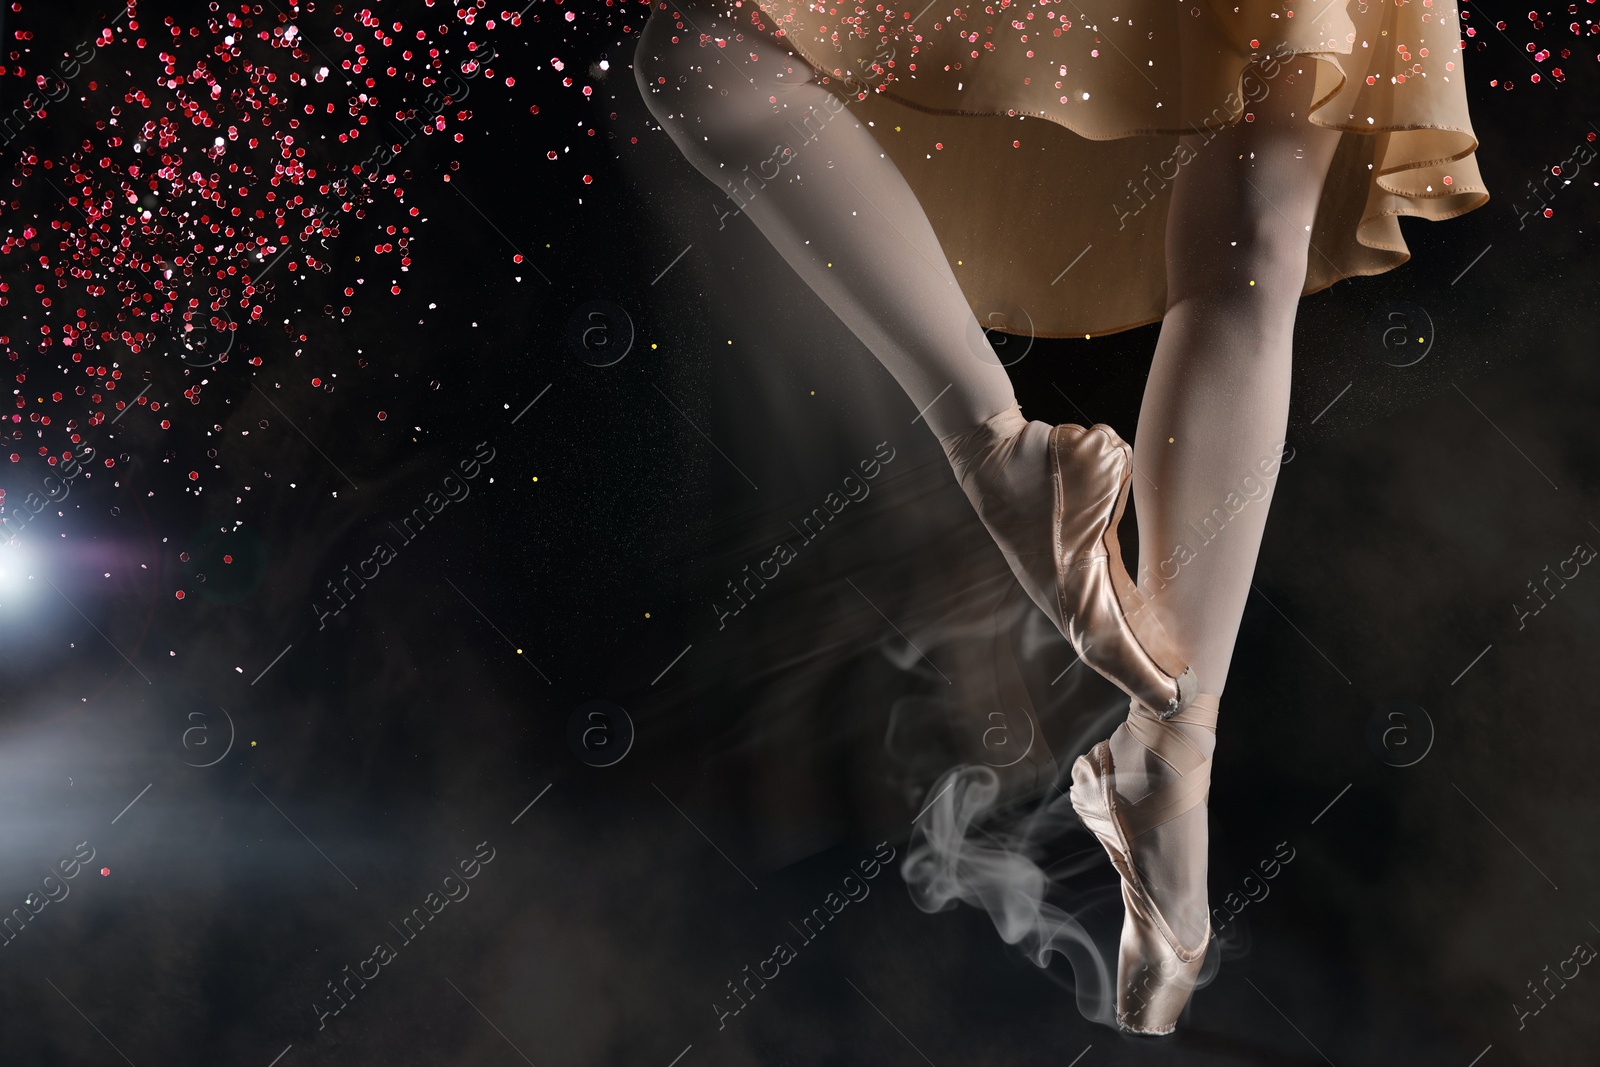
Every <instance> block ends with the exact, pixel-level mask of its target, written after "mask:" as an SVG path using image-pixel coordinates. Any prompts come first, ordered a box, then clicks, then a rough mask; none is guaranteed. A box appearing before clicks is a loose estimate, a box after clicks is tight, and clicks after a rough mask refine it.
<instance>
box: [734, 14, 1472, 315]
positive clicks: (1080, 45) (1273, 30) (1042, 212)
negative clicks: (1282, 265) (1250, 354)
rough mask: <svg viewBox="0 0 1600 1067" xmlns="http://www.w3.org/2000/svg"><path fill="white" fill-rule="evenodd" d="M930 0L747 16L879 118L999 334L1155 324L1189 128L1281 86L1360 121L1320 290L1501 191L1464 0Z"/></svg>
mask: <svg viewBox="0 0 1600 1067" xmlns="http://www.w3.org/2000/svg"><path fill="white" fill-rule="evenodd" d="M925 3H926V0H910V2H909V3H908V2H907V0H884V2H882V3H878V4H873V5H871V6H869V5H868V4H866V3H854V2H846V3H830V2H826V0H816V2H813V3H811V4H800V3H788V2H782V0H759V7H758V6H757V4H755V3H752V2H750V0H745V2H744V3H743V5H742V6H743V8H744V10H745V11H746V12H748V18H749V25H750V27H751V29H753V30H755V31H757V32H764V33H769V34H774V35H777V36H779V37H780V38H781V39H782V40H783V41H785V42H786V43H787V44H788V46H789V47H790V48H792V49H794V50H795V51H796V52H798V53H799V54H800V55H802V56H803V57H804V58H805V59H806V60H807V61H808V62H810V64H811V65H812V66H813V67H815V68H816V69H817V70H818V71H819V72H820V74H821V75H822V81H823V83H824V84H825V85H826V86H827V87H828V88H829V89H831V90H833V91H834V92H836V93H838V94H840V95H841V96H843V97H845V98H846V99H848V100H849V102H850V103H849V107H850V110H851V112H852V113H853V114H854V115H855V116H856V117H857V118H858V119H860V120H862V121H863V122H867V123H870V124H871V125H870V129H871V130H872V133H873V134H874V136H875V137H876V138H877V139H878V141H879V142H880V143H881V144H882V146H883V149H884V151H885V152H886V153H887V154H888V155H889V157H890V158H891V159H893V160H894V162H895V164H896V165H897V166H898V167H899V168H900V170H901V171H902V173H904V175H905V177H906V180H907V181H908V182H909V183H910V184H911V186H912V188H913V189H914V190H915V191H916V194H917V196H918V198H919V199H920V200H921V202H922V204H923V206H924V208H925V209H926V211H927V213H928V216H929V218H930V219H931V221H932V223H933V226H934V229H935V231H936V232H937V234H938V236H939V240H940V242H941V243H942V245H943V246H944V250H945V254H946V256H947V257H948V258H949V261H950V265H951V267H952V269H954V271H955V273H956V277H957V278H958V279H959V281H960V283H961V287H962V290H963V292H965V294H966V295H967V297H968V299H969V300H970V302H971V303H972V307H973V310H974V312H975V313H976V314H977V315H978V318H979V321H980V322H982V323H983V324H984V325H986V326H1001V327H1003V328H1006V329H1009V330H1011V331H1013V332H1021V333H1032V334H1034V335H1036V336H1041V337H1059V336H1072V335H1078V336H1081V335H1084V334H1102V333H1111V332H1114V331H1116V330H1123V329H1129V328H1131V327H1134V326H1140V325H1143V324H1145V323H1148V322H1154V321H1156V320H1158V319H1160V318H1161V316H1162V314H1163V312H1164V311H1165V309H1166V278H1165V269H1164V257H1163V235H1164V232H1165V226H1166V215H1167V204H1168V202H1169V200H1170V196H1169V195H1168V191H1169V189H1170V185H1171V182H1172V179H1173V178H1174V177H1175V176H1176V175H1177V173H1178V172H1179V170H1180V168H1181V167H1182V166H1183V164H1184V163H1185V162H1186V161H1187V159H1188V158H1189V156H1188V153H1187V151H1186V150H1185V149H1184V148H1182V147H1181V146H1180V142H1179V140H1178V138H1179V135H1180V134H1189V135H1193V136H1198V137H1211V136H1215V134H1216V133H1217V131H1219V130H1221V129H1223V128H1224V127H1226V126H1228V125H1232V124H1234V123H1238V122H1242V121H1247V117H1248V116H1250V114H1251V107H1252V105H1253V104H1254V103H1255V102H1257V101H1260V100H1262V99H1264V97H1265V96H1266V95H1267V94H1269V93H1270V92H1271V91H1272V89H1273V86H1274V84H1275V83H1276V82H1277V80H1278V79H1279V78H1285V77H1287V78H1293V79H1306V78H1309V79H1312V82H1313V86H1314V95H1313V97H1312V100H1313V101H1314V102H1313V104H1312V106H1311V110H1310V114H1309V116H1308V118H1309V121H1311V122H1313V123H1316V124H1317V125H1319V126H1324V127H1328V128H1332V129H1338V130H1342V131H1344V136H1343V137H1342V138H1341V141H1340V145H1339V147H1338V150H1337V152H1336V154H1335V157H1334V161H1333V164H1332V168H1331V170H1330V172H1329V174H1328V179H1327V182H1326V184H1325V186H1324V189H1323V192H1322V199H1321V203H1320V205H1319V207H1318V211H1317V219H1316V223H1315V225H1314V226H1313V233H1312V244H1313V246H1314V247H1315V250H1316V251H1315V252H1314V253H1313V254H1311V256H1310V257H1309V266H1308V275H1307V279H1306V292H1308V293H1311V292H1316V291H1317V290H1320V289H1324V288H1327V287H1328V286H1330V285H1332V284H1333V283H1334V282H1336V281H1338V280H1339V279H1340V278H1346V277H1350V276H1353V275H1365V274H1378V273H1381V272H1383V271H1386V270H1390V269H1392V268H1394V267H1398V266H1399V265H1400V264H1402V263H1404V262H1405V261H1406V260H1407V259H1409V258H1410V252H1409V251H1408V249H1407V247H1406V243H1405V240H1404V238H1403V237H1402V236H1401V232H1400V224H1399V216H1401V215H1415V216H1420V217H1422V218H1427V219H1447V218H1451V217H1453V216H1456V215H1460V214H1463V213H1465V212H1467V211H1471V210H1472V209H1473V208H1476V207H1479V206H1481V205H1482V204H1484V203H1485V202H1487V200H1488V193H1487V192H1486V191H1485V189H1484V187H1483V183H1482V180H1481V179H1480V177H1479V174H1478V167H1477V163H1476V162H1475V160H1474V158H1473V152H1474V150H1475V149H1476V148H1477V146H1478V142H1477V138H1476V137H1474V136H1473V132H1472V124H1471V121H1470V119H1469V117H1468V114H1467V99H1466V84H1465V80H1464V72H1463V70H1462V56H1461V47H1460V37H1459V26H1458V23H1457V16H1456V6H1455V3H1454V2H1453V0H1281V2H1279V3H1272V2H1269V0H1240V2H1239V3H1238V4H1237V5H1234V4H1232V3H1228V2H1227V0H1058V2H1051V0H1014V2H1007V0H988V2H987V3H985V2H968V3H958V2H956V0H933V2H931V3H926V6H924V4H925ZM1040 119H1043V120H1046V121H1039V120H1040Z"/></svg>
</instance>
